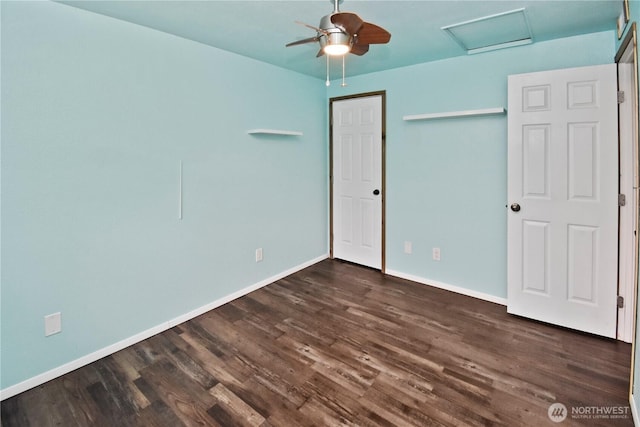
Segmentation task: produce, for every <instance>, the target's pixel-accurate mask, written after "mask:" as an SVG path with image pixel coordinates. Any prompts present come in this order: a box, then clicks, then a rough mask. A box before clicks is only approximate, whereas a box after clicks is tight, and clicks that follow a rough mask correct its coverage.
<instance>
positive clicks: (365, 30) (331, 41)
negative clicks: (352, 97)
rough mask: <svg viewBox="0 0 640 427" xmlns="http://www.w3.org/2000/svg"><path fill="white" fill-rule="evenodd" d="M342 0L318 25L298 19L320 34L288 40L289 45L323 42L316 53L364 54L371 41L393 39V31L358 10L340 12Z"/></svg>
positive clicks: (336, 3)
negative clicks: (368, 20) (367, 18)
mask: <svg viewBox="0 0 640 427" xmlns="http://www.w3.org/2000/svg"><path fill="white" fill-rule="evenodd" d="M340 1H342V0H334V2H333V3H334V7H333V12H332V13H330V14H329V15H326V16H323V17H322V19H321V20H320V24H319V26H318V27H314V26H312V25H309V24H305V23H304V22H299V21H296V23H298V24H301V25H304V26H305V27H307V28H311V29H312V30H315V31H316V35H315V36H314V37H309V38H306V39H303V40H297V41H294V42H291V43H288V44H287V45H286V46H287V47H290V46H297V45H301V44H305V43H314V42H319V43H320V51H319V52H318V54H317V55H316V57H319V56H322V55H324V54H327V55H332V56H341V55H346V54H347V53H352V54H354V55H359V56H362V55H364V54H365V53H367V52H368V51H369V45H371V44H385V43H388V42H389V40H390V39H391V34H390V33H389V32H388V31H387V30H385V29H384V28H382V27H379V26H377V25H375V24H372V23H370V22H365V21H363V20H362V19H361V18H360V17H359V16H358V15H356V14H355V13H351V12H340V9H339V6H338V3H340Z"/></svg>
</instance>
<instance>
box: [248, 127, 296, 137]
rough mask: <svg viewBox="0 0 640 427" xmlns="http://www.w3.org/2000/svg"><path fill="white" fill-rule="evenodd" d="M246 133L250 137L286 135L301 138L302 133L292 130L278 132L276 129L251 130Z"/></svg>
mask: <svg viewBox="0 0 640 427" xmlns="http://www.w3.org/2000/svg"><path fill="white" fill-rule="evenodd" d="M247 133H249V134H252V135H288V136H302V132H298V131H294V130H278V129H251V130H248V131H247Z"/></svg>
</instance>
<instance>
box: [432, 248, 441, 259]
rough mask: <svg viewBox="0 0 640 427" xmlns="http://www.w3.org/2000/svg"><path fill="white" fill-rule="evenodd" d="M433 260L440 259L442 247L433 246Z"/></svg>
mask: <svg viewBox="0 0 640 427" xmlns="http://www.w3.org/2000/svg"><path fill="white" fill-rule="evenodd" d="M433 260H434V261H440V248H433Z"/></svg>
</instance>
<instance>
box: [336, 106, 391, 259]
mask: <svg viewBox="0 0 640 427" xmlns="http://www.w3.org/2000/svg"><path fill="white" fill-rule="evenodd" d="M382 197H383V195H382V96H381V95H375V96H367V97H359V98H351V99H345V100H340V101H333V102H332V231H333V236H332V255H333V257H334V258H340V259H343V260H346V261H351V262H354V263H357V264H361V265H365V266H368V267H373V268H377V269H381V268H382Z"/></svg>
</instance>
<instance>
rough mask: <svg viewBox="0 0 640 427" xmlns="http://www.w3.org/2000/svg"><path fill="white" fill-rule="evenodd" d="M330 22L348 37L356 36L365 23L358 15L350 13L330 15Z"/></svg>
mask: <svg viewBox="0 0 640 427" xmlns="http://www.w3.org/2000/svg"><path fill="white" fill-rule="evenodd" d="M331 22H332V23H333V24H334V25H335V26H337V27H340V28H342V29H343V30H344V31H346V32H347V34H349V35H353V34H358V31H360V29H361V28H362V25H363V24H364V23H365V22H364V21H363V20H362V19H361V18H360V17H359V16H358V15H356V14H355V13H350V12H338V13H334V14H333V15H331Z"/></svg>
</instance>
